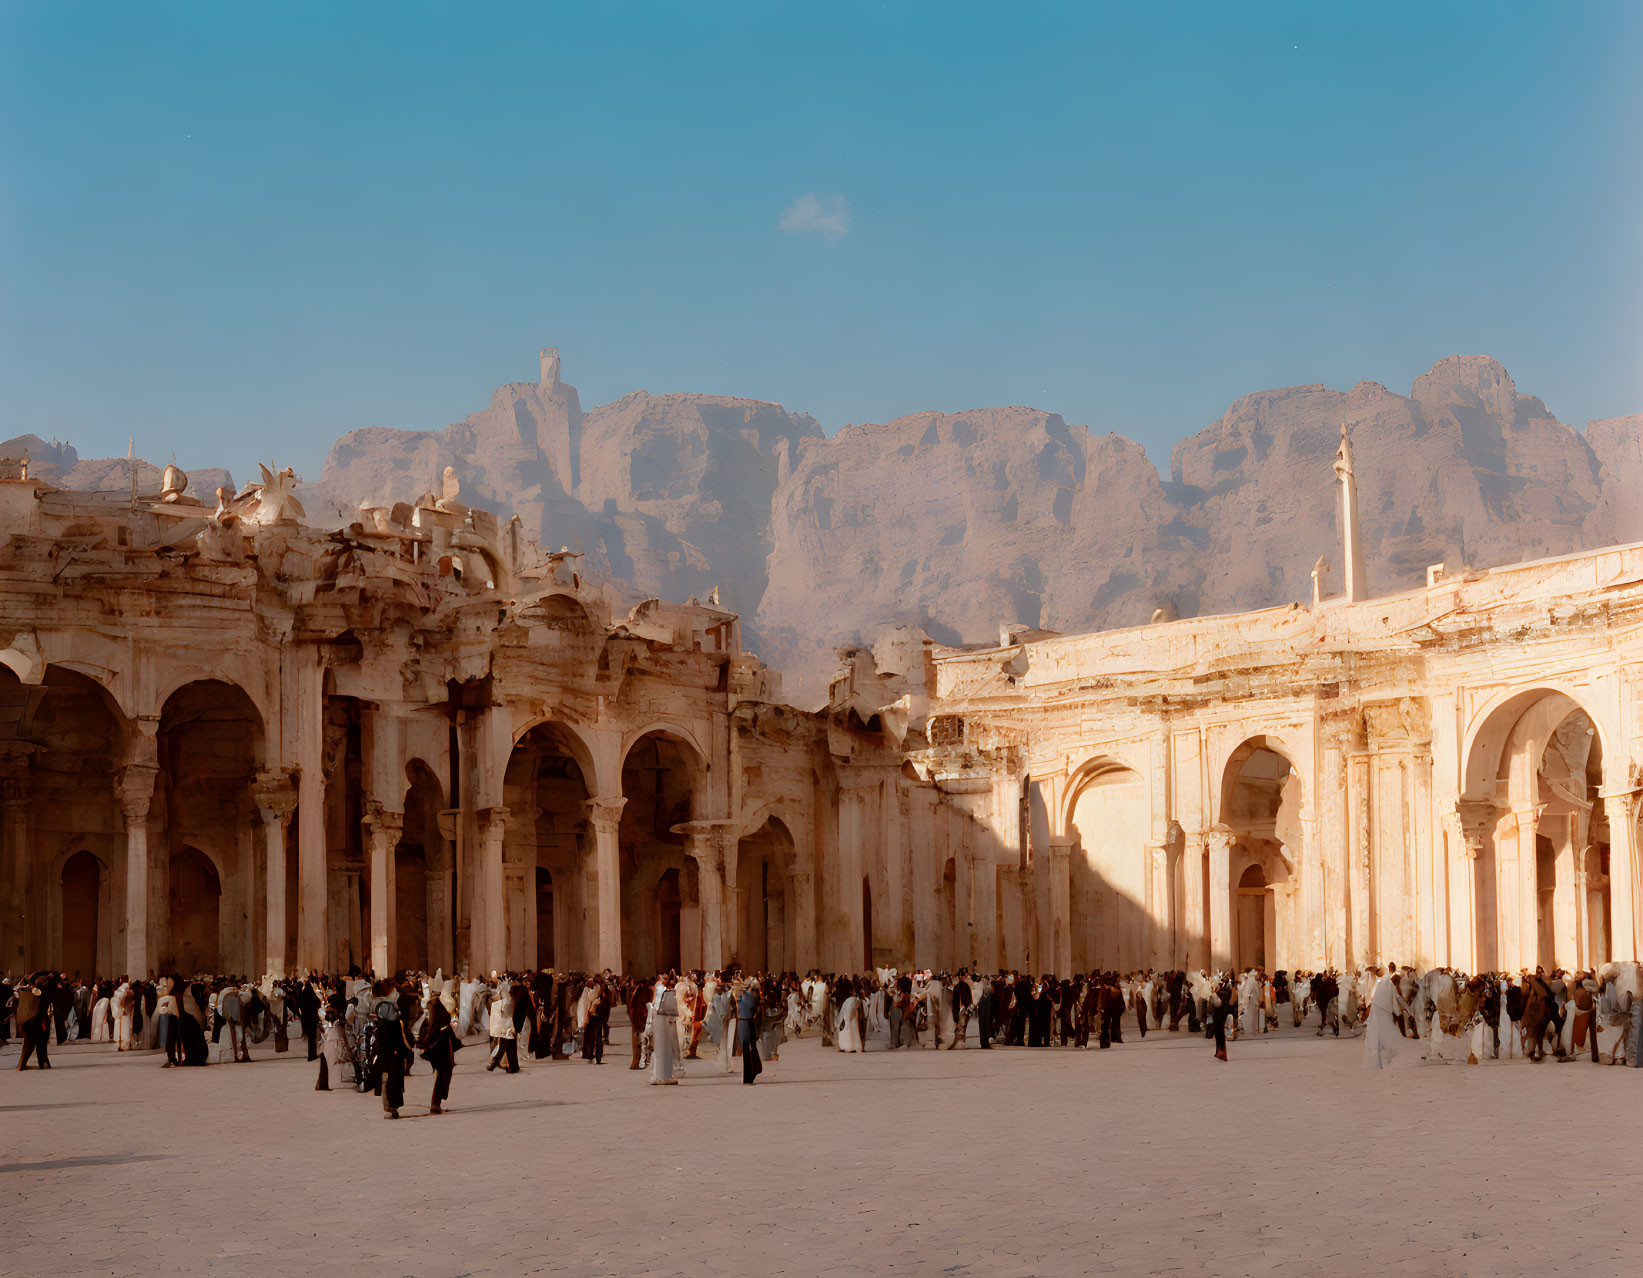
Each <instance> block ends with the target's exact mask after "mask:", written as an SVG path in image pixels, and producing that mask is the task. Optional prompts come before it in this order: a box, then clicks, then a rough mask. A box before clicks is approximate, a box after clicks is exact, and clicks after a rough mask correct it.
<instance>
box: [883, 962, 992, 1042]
mask: <svg viewBox="0 0 1643 1278" xmlns="http://www.w3.org/2000/svg"><path fill="white" fill-rule="evenodd" d="M903 979H905V978H903ZM997 1006H998V997H997V995H995V994H994V993H993V982H992V981H983V982H982V983H981V997H980V998H978V999H977V1000H976V1036H977V1037H978V1038H979V1039H980V1040H981V1047H982V1050H983V1051H990V1050H991V1049H992V1046H993V1042H992V1039H993V1011H994V1009H995V1008H996V1007H997Z"/></svg>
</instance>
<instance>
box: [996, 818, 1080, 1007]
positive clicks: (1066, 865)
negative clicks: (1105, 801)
mask: <svg viewBox="0 0 1643 1278" xmlns="http://www.w3.org/2000/svg"><path fill="white" fill-rule="evenodd" d="M1077 845H1078V840H1077V839H1065V838H1063V839H1051V840H1049V871H1050V926H1049V933H1050V949H1049V950H1048V951H1047V953H1046V954H1045V956H1044V957H1045V958H1047V959H1049V961H1050V970H1051V971H1053V972H1054V973H1055V974H1056V975H1057V976H1061V977H1067V976H1070V975H1071V974H1072V970H1073V935H1072V918H1073V906H1072V901H1073V878H1072V874H1073V849H1074V848H1075V847H1076V846H1077ZM983 970H986V968H985V966H984V967H983ZM1041 970H1042V969H1041Z"/></svg>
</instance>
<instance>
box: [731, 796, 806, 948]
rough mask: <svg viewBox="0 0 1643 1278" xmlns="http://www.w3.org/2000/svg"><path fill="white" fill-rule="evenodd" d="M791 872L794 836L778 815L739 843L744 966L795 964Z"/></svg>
mask: <svg viewBox="0 0 1643 1278" xmlns="http://www.w3.org/2000/svg"><path fill="white" fill-rule="evenodd" d="M792 873H793V836H792V834H790V833H789V832H788V829H787V826H786V825H785V824H783V823H782V821H781V820H780V818H778V817H771V818H770V819H769V820H768V821H766V822H765V823H764V824H763V825H762V826H760V827H759V828H758V829H757V830H756V831H754V832H753V833H752V834H750V835H748V836H747V837H746V838H745V839H742V840H741V841H740V842H739V843H738V844H737V848H736V878H735V882H736V896H737V898H738V899H737V911H736V912H737V929H736V935H737V938H738V946H737V951H736V957H737V958H739V959H740V960H741V963H742V966H743V967H745V968H746V969H747V970H748V971H751V972H785V971H787V970H788V969H789V968H791V967H793V966H795V964H796V961H797V960H796V959H795V958H794V949H793V945H794V939H795V938H794V932H793V926H794V922H795V918H794V915H793V912H792V910H793V906H792V901H791V897H790V894H789V892H788V883H789V878H790V876H791V875H792Z"/></svg>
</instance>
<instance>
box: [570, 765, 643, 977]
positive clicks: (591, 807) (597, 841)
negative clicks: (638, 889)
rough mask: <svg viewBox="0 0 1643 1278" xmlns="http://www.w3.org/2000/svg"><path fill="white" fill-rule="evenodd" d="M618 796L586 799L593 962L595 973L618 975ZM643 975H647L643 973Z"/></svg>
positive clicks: (623, 800)
mask: <svg viewBox="0 0 1643 1278" xmlns="http://www.w3.org/2000/svg"><path fill="white" fill-rule="evenodd" d="M626 803H627V799H626V798H625V797H624V796H622V795H615V796H606V797H601V798H597V799H590V800H588V824H589V825H591V826H592V827H593V869H592V872H591V873H589V874H588V875H587V878H586V882H587V888H588V894H589V896H590V897H591V898H592V899H591V900H590V902H589V908H590V909H591V911H592V913H593V917H594V919H595V920H596V921H597V928H596V932H595V938H596V942H597V943H596V944H595V946H594V951H593V952H594V961H595V962H596V963H597V964H598V967H599V970H601V971H603V970H605V969H607V968H608V969H609V970H610V971H611V972H612V973H614V974H615V975H617V976H620V975H622V844H621V839H620V835H621V830H622V808H623V806H624V805H625V804H626ZM646 975H647V976H648V975H650V974H649V973H646Z"/></svg>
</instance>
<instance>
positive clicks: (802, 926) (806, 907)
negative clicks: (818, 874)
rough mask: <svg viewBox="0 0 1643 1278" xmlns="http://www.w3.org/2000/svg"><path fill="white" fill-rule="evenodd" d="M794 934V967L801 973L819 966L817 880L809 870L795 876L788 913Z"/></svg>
mask: <svg viewBox="0 0 1643 1278" xmlns="http://www.w3.org/2000/svg"><path fill="white" fill-rule="evenodd" d="M787 919H788V927H789V928H790V929H791V931H792V934H793V966H794V969H795V970H796V971H798V972H800V973H804V972H808V971H809V970H810V969H811V968H813V967H815V966H816V965H817V960H816V880H815V876H814V875H812V874H811V873H810V872H809V871H808V870H797V871H795V872H794V874H793V898H792V902H791V904H790V906H789V908H788V911H787Z"/></svg>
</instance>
